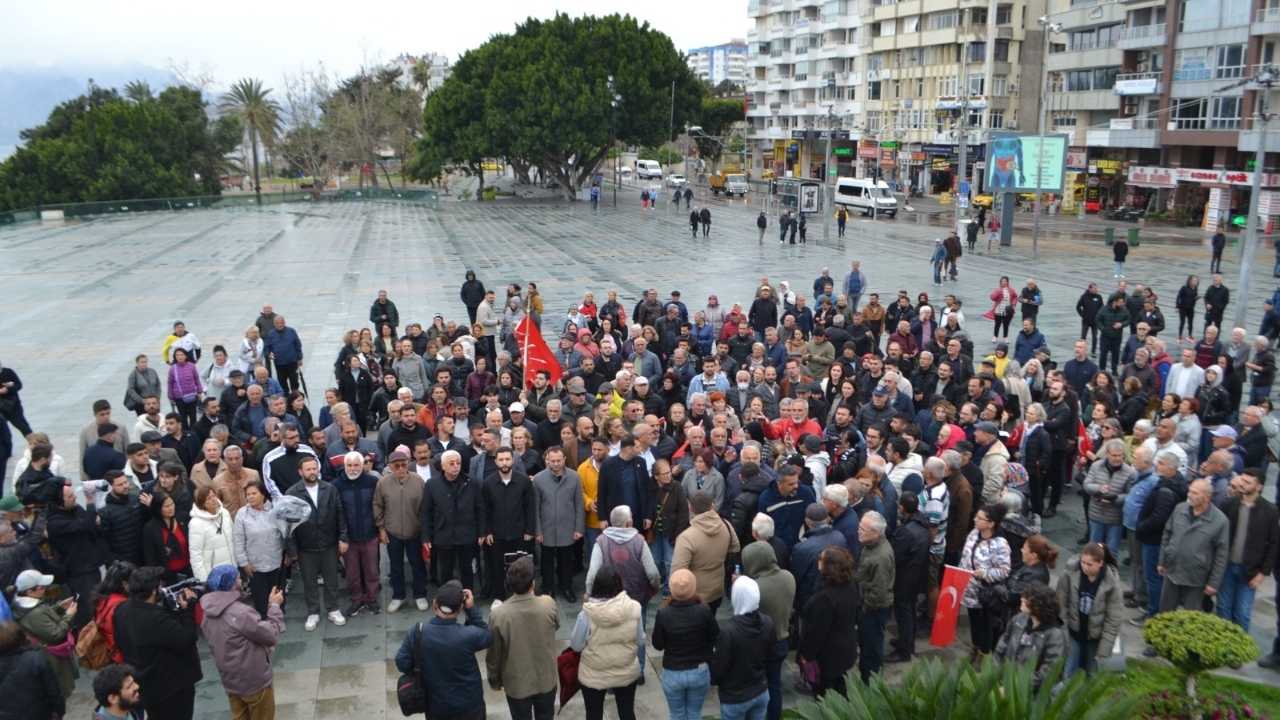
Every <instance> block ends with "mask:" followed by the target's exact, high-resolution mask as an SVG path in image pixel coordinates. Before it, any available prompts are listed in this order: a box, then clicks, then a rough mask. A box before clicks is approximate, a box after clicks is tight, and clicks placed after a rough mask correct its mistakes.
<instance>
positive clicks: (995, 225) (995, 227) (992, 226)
mask: <svg viewBox="0 0 1280 720" xmlns="http://www.w3.org/2000/svg"><path fill="white" fill-rule="evenodd" d="M999 239H1000V221H999V220H998V219H996V217H995V216H994V215H993V216H992V217H991V219H990V220H989V221H987V250H990V249H991V246H992V245H994V244H995V243H996V240H999Z"/></svg>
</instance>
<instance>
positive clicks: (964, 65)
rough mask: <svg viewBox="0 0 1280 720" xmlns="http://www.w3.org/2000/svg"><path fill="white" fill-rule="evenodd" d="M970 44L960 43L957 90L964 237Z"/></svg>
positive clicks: (958, 211) (958, 184) (959, 230)
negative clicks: (963, 194)
mask: <svg viewBox="0 0 1280 720" xmlns="http://www.w3.org/2000/svg"><path fill="white" fill-rule="evenodd" d="M968 52H969V43H968V41H962V42H961V43H960V87H959V88H957V90H959V93H960V172H959V173H958V174H957V175H956V188H955V190H956V193H955V195H956V197H955V206H956V222H955V233H956V235H958V236H963V234H964V233H963V230H964V229H963V228H962V227H960V221H961V220H962V219H963V217H964V216H963V214H962V213H961V208H960V187H961V186H962V184H964V183H967V182H968V177H969V145H968V140H969V57H968Z"/></svg>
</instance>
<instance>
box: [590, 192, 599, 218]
mask: <svg viewBox="0 0 1280 720" xmlns="http://www.w3.org/2000/svg"><path fill="white" fill-rule="evenodd" d="M599 212H600V186H599V185H592V186H591V213H592V214H597V213H599Z"/></svg>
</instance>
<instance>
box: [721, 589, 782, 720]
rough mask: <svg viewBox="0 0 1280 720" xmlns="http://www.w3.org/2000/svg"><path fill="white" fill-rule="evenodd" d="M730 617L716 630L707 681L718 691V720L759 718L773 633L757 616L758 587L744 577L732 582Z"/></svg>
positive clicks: (762, 616) (766, 692)
mask: <svg viewBox="0 0 1280 720" xmlns="http://www.w3.org/2000/svg"><path fill="white" fill-rule="evenodd" d="M730 596H731V599H732V601H733V617H732V618H730V619H729V620H727V621H725V622H724V623H723V624H722V625H721V626H720V636H719V637H718V638H717V639H716V649H715V655H714V656H713V657H712V660H711V680H712V681H713V682H714V683H715V684H716V685H717V686H718V687H719V688H720V717H722V718H725V719H726V720H738V719H739V718H750V719H751V720H758V719H760V718H763V717H764V715H765V712H766V709H767V708H768V706H769V680H768V675H767V674H766V667H765V666H766V663H767V662H768V658H769V656H770V654H771V652H772V651H773V646H774V642H775V639H776V637H777V633H776V631H775V630H774V627H773V620H772V619H771V618H770V617H769V616H768V615H765V614H764V613H762V612H760V586H759V585H757V584H756V581H755V580H752V579H751V578H749V577H746V576H745V575H743V576H739V577H738V579H737V580H734V581H733V589H732V591H731V593H730Z"/></svg>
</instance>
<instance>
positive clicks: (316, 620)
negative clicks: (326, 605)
mask: <svg viewBox="0 0 1280 720" xmlns="http://www.w3.org/2000/svg"><path fill="white" fill-rule="evenodd" d="M317 627H320V616H319V615H308V616H307V624H306V630H307V632H315V630H316V628H317Z"/></svg>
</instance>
